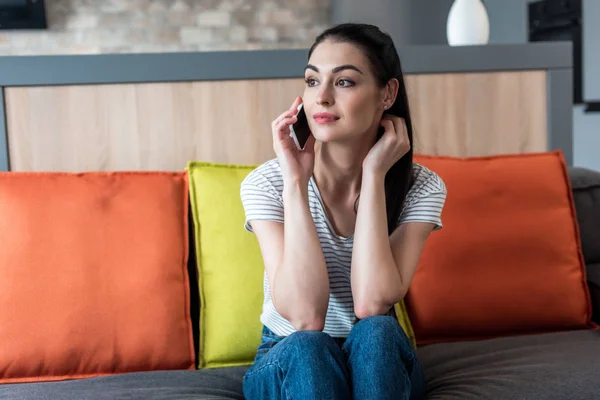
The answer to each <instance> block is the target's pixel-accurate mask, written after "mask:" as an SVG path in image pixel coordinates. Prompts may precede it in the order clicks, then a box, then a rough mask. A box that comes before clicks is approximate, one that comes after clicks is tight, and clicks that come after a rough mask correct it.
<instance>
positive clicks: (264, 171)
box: [242, 158, 283, 190]
mask: <svg viewBox="0 0 600 400" xmlns="http://www.w3.org/2000/svg"><path fill="white" fill-rule="evenodd" d="M247 185H252V186H258V187H262V188H265V189H266V188H268V189H275V190H277V189H278V188H280V187H282V186H283V175H282V173H281V167H280V166H279V160H278V159H277V158H274V159H271V160H268V161H266V162H264V163H263V164H261V165H259V166H258V167H256V168H255V169H253V170H252V171H251V172H250V173H249V174H248V175H247V176H246V178H244V180H243V182H242V186H247Z"/></svg>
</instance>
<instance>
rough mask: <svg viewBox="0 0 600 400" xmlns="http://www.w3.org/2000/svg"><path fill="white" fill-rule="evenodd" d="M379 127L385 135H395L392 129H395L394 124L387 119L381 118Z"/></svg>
mask: <svg viewBox="0 0 600 400" xmlns="http://www.w3.org/2000/svg"><path fill="white" fill-rule="evenodd" d="M381 126H382V127H383V129H384V130H385V133H388V132H391V133H392V134H393V133H395V132H394V129H395V128H394V123H393V122H392V121H391V120H390V119H388V118H383V119H382V120H381Z"/></svg>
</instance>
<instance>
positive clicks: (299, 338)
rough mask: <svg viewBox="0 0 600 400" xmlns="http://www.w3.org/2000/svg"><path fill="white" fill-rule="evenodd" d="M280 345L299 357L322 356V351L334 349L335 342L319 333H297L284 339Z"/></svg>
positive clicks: (326, 335) (325, 334)
mask: <svg viewBox="0 0 600 400" xmlns="http://www.w3.org/2000/svg"><path fill="white" fill-rule="evenodd" d="M280 344H283V345H284V346H286V347H288V348H289V349H291V350H293V351H294V352H295V353H297V354H299V355H307V356H308V355H313V354H315V353H317V354H322V353H323V350H327V349H335V347H336V346H337V344H336V343H335V340H334V339H333V338H332V337H331V336H330V335H328V334H327V333H325V332H321V331H297V332H294V333H292V334H291V335H289V336H288V337H286V338H285V339H283V340H282V341H281V343H280Z"/></svg>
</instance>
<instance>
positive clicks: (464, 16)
mask: <svg viewBox="0 0 600 400" xmlns="http://www.w3.org/2000/svg"><path fill="white" fill-rule="evenodd" d="M446 36H447V38H448V44H449V45H450V46H465V45H476V44H486V43H487V42H488V40H489V39H490V20H489V18H488V14H487V11H486V9H485V6H484V5H483V3H482V2H481V0H454V3H453V4H452V7H451V8H450V12H449V13H448V21H447V22H446Z"/></svg>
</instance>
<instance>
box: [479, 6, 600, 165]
mask: <svg viewBox="0 0 600 400" xmlns="http://www.w3.org/2000/svg"><path fill="white" fill-rule="evenodd" d="M584 1H585V2H584V15H583V26H584V30H585V32H584V35H585V37H586V38H587V39H588V40H587V41H586V42H585V44H584V45H585V48H584V57H586V54H587V58H588V59H587V60H584V63H585V64H587V69H586V71H587V74H586V76H584V83H583V85H584V95H585V96H586V97H588V98H589V97H592V98H598V99H600V76H599V74H598V72H599V71H600V50H599V47H598V46H599V45H598V43H599V42H598V41H597V40H593V41H592V40H589V38H598V37H600V24H598V23H597V21H598V19H600V1H599V0H584ZM529 2H531V0H487V1H486V7H487V9H488V14H489V15H490V25H491V26H493V29H490V30H491V32H492V33H493V34H492V33H491V34H490V42H494V43H521V42H526V41H527V3H529ZM593 57H595V58H593ZM584 109H585V106H580V105H577V106H575V107H573V135H574V137H573V141H574V143H573V145H574V164H575V165H576V166H581V167H586V168H591V169H595V170H598V171H600V113H585V112H584Z"/></svg>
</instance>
